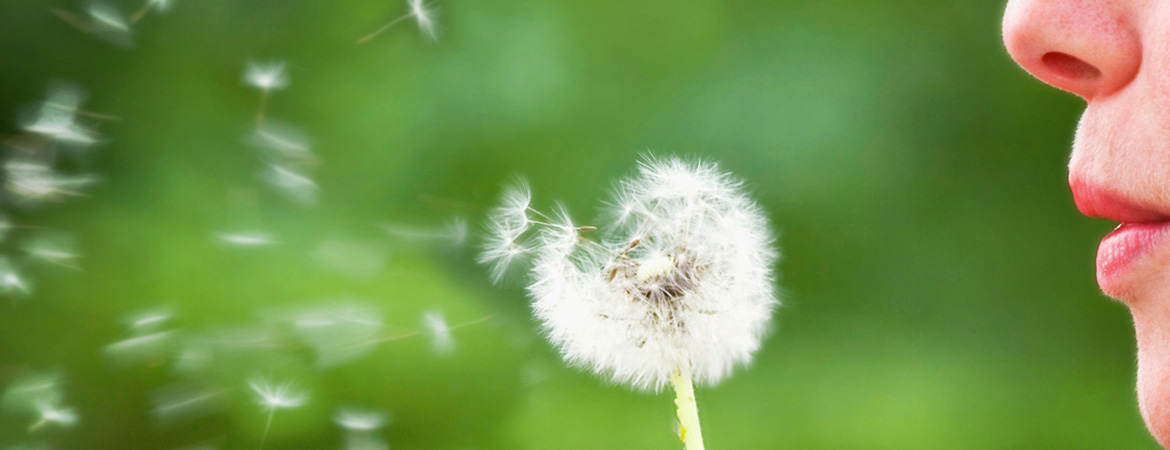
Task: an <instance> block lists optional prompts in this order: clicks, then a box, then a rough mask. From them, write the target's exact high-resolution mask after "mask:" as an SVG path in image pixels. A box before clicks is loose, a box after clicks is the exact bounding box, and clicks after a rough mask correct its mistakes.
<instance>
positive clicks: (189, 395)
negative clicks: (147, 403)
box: [150, 383, 228, 425]
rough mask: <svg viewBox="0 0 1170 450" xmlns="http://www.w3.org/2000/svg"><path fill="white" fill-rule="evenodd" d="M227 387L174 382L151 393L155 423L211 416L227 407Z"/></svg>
mask: <svg viewBox="0 0 1170 450" xmlns="http://www.w3.org/2000/svg"><path fill="white" fill-rule="evenodd" d="M227 392H228V390H227V389H220V388H213V387H208V386H201V385H196V384H186V383H180V384H173V385H170V386H166V387H163V388H160V389H158V390H155V391H154V392H153V393H152V394H151V401H152V404H153V405H154V407H153V408H151V410H150V414H151V416H152V417H153V418H154V421H155V423H158V424H161V425H174V424H178V423H180V422H189V421H191V420H194V419H198V418H201V417H206V416H210V415H212V414H215V413H217V412H220V411H222V410H223V409H224V408H225V406H226V405H225V403H226V398H225V396H226V394H227Z"/></svg>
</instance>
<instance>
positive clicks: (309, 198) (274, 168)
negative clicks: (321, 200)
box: [261, 164, 320, 205]
mask: <svg viewBox="0 0 1170 450" xmlns="http://www.w3.org/2000/svg"><path fill="white" fill-rule="evenodd" d="M261 178H263V179H264V181H267V182H268V184H270V185H272V187H274V188H276V189H277V190H279V191H280V192H282V193H284V194H285V196H287V197H288V198H289V199H291V200H293V201H295V202H297V203H300V204H303V205H312V204H314V203H316V202H317V191H319V190H320V188H318V187H317V183H316V182H314V181H313V179H312V178H309V177H308V176H306V175H305V174H303V173H300V172H298V171H296V170H294V169H291V168H288V167H283V166H279V165H275V164H272V165H269V166H268V170H266V171H265V172H264V173H263V174H262V175H261Z"/></svg>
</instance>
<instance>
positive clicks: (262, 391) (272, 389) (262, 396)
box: [248, 379, 309, 449]
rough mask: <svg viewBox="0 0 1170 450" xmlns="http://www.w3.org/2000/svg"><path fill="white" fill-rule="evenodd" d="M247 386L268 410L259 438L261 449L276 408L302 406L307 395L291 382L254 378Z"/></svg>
mask: <svg viewBox="0 0 1170 450" xmlns="http://www.w3.org/2000/svg"><path fill="white" fill-rule="evenodd" d="M248 387H251V388H252V392H255V393H256V395H257V396H258V397H259V400H258V402H259V404H260V406H261V407H263V408H264V409H267V410H268V421H267V423H266V424H265V425H264V435H263V437H261V438H260V448H261V449H263V448H264V442H265V441H267V440H268V431H269V430H271V429H272V417H273V416H275V415H276V410H278V409H292V408H297V407H300V406H303V405H304V404H305V403H307V402H308V401H309V396H308V395H307V394H305V393H303V392H298V391H297V390H296V389H295V387H296V385H295V384H293V383H292V382H285V383H281V384H276V383H273V382H272V381H271V380H265V379H255V380H252V381H249V382H248Z"/></svg>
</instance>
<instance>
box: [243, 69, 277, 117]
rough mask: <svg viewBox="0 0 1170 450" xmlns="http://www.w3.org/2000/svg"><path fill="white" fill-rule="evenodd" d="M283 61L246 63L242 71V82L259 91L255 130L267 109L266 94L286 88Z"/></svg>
mask: <svg viewBox="0 0 1170 450" xmlns="http://www.w3.org/2000/svg"><path fill="white" fill-rule="evenodd" d="M284 66H285V62H284V61H273V62H269V63H257V62H253V61H248V65H247V67H246V69H245V70H244V82H245V83H247V84H249V85H252V86H254V87H256V88H257V89H260V108H259V109H258V110H257V111H256V128H260V125H261V124H263V123H264V112H265V109H267V108H268V94H269V93H270V92H272V91H274V90H277V89H281V88H284V87H285V86H288V76H287V75H285V73H284Z"/></svg>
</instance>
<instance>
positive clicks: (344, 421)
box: [333, 408, 390, 431]
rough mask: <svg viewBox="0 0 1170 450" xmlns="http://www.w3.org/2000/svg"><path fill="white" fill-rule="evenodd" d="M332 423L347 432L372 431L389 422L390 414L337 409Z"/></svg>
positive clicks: (356, 409) (355, 409) (354, 409)
mask: <svg viewBox="0 0 1170 450" xmlns="http://www.w3.org/2000/svg"><path fill="white" fill-rule="evenodd" d="M333 421H334V422H337V425H339V426H341V428H345V429H347V430H356V431H373V430H377V429H379V428H382V427H383V426H385V425H386V424H387V423H388V422H390V414H388V413H385V412H382V411H372V410H367V409H358V408H338V409H337V413H336V414H334V415H333Z"/></svg>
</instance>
